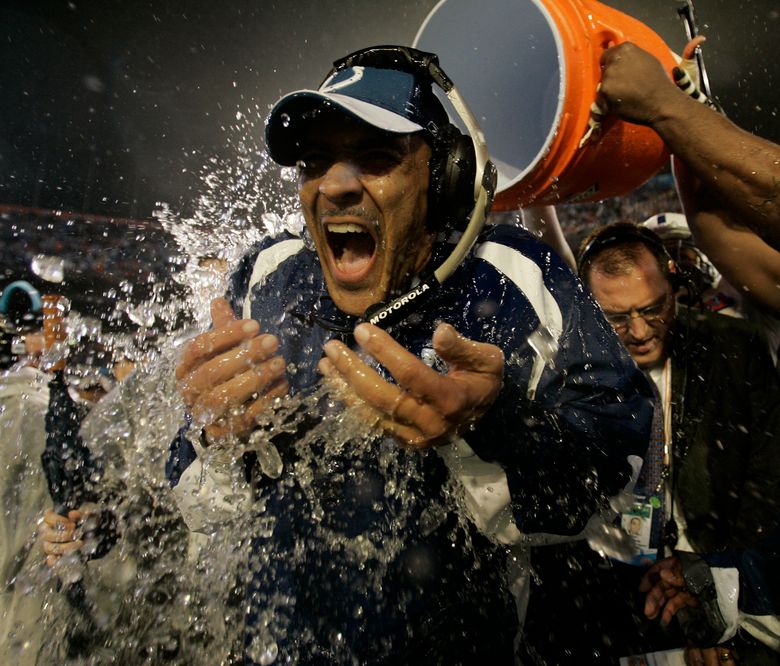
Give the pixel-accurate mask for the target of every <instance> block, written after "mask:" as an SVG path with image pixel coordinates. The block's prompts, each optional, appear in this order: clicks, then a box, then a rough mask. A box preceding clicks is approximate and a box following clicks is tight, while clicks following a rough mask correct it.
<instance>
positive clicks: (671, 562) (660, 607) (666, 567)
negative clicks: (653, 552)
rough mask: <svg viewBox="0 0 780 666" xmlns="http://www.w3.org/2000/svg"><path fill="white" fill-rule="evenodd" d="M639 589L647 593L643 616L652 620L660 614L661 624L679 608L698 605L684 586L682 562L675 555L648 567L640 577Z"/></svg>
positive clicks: (667, 620)
mask: <svg viewBox="0 0 780 666" xmlns="http://www.w3.org/2000/svg"><path fill="white" fill-rule="evenodd" d="M639 591H640V592H644V593H646V594H647V596H646V598H645V609H644V611H645V616H646V617H647V618H648V619H650V620H654V619H655V618H657V617H658V616H659V614H660V615H661V622H662V623H663V624H669V623H670V622H671V621H672V618H673V617H674V616H675V614H676V613H677V611H678V610H680V609H681V608H684V607H686V606H691V607H696V606H698V605H699V602H698V600H697V599H696V596H695V595H694V594H692V593H691V592H689V591H688V589H687V588H686V586H685V578H684V577H683V568H682V563H681V562H680V560H679V559H678V558H677V557H667V558H665V559H663V560H660V561H658V562H656V563H655V564H654V565H653V566H652V567H650V569H648V571H647V573H646V574H645V575H644V576H643V577H642V582H641V583H640V585H639Z"/></svg>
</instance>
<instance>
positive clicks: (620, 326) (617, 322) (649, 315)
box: [604, 294, 669, 330]
mask: <svg viewBox="0 0 780 666" xmlns="http://www.w3.org/2000/svg"><path fill="white" fill-rule="evenodd" d="M668 303H669V295H668V294H667V295H666V296H664V297H663V300H661V301H658V302H656V303H652V304H651V305H648V306H647V307H646V308H631V310H629V311H628V312H605V313H604V317H605V318H606V320H607V321H608V322H609V323H610V324H612V326H613V327H614V328H615V329H616V330H625V329H627V328H628V326H629V324H630V323H631V320H632V319H633V318H634V317H638V318H641V319H644V320H645V323H647V324H655V323H656V322H659V321H661V322H662V321H663V316H664V314H665V311H666V306H667V305H668Z"/></svg>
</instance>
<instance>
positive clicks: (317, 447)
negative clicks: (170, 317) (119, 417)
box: [168, 50, 651, 664]
mask: <svg viewBox="0 0 780 666" xmlns="http://www.w3.org/2000/svg"><path fill="white" fill-rule="evenodd" d="M390 53H391V55H390V56H389V57H388V52H387V51H385V52H384V56H381V54H378V53H376V52H374V55H373V56H372V55H370V54H369V55H365V54H364V56H363V58H362V60H360V61H359V62H356V61H355V60H354V59H353V60H352V61H351V63H352V64H349V62H346V63H342V66H341V67H340V68H337V69H336V71H334V72H332V73H331V75H329V77H328V78H327V79H326V81H325V83H323V84H322V86H321V87H320V88H319V90H318V91H299V92H296V93H292V94H290V95H287V96H286V97H284V98H282V99H281V100H280V101H279V102H278V103H277V104H276V106H275V107H274V108H273V110H272V111H271V114H270V117H269V119H268V124H267V128H266V141H267V146H268V150H269V152H270V154H271V156H272V157H273V158H274V159H275V160H276V161H277V162H278V163H279V164H282V165H290V166H291V165H297V168H298V172H299V191H300V200H301V205H302V209H303V214H304V217H305V219H306V231H305V232H304V234H303V236H302V237H296V236H293V235H288V234H284V235H280V236H277V237H275V238H269V239H267V240H266V241H265V242H263V243H262V244H261V246H260V247H258V248H255V249H254V251H253V252H252V253H250V255H248V256H247V257H246V258H245V260H244V261H243V263H242V264H241V266H240V267H239V268H238V270H237V271H236V272H235V275H234V279H233V282H232V288H231V290H230V293H229V295H228V298H227V300H218V301H215V302H214V303H213V305H212V315H213V326H212V328H211V330H209V331H207V332H206V333H203V334H201V335H199V336H198V337H196V338H195V339H194V340H192V341H191V342H190V343H189V344H188V345H187V346H186V348H185V349H184V350H183V353H182V357H181V362H180V365H179V367H178V369H177V376H178V379H179V385H180V388H181V392H182V395H183V397H184V400H185V402H186V404H187V405H188V407H189V409H190V413H191V424H190V427H189V428H188V429H187V430H186V431H183V432H182V436H181V437H180V438H179V439H177V440H176V441H175V442H174V443H173V445H172V450H171V458H170V460H169V466H168V467H169V473H170V477H171V482H172V484H173V485H174V486H175V492H176V494H177V496H178V501H179V504H180V508H181V510H182V513H183V515H184V517H185V520H186V521H187V523H188V525H189V526H190V528H191V529H194V530H199V531H205V532H210V533H212V534H214V533H218V532H219V530H221V529H222V530H224V529H226V527H225V526H226V525H227V524H236V521H239V522H240V518H239V517H240V516H243V517H244V522H243V523H240V524H242V525H244V526H245V529H249V530H250V532H251V533H250V534H249V535H246V534H241V535H240V537H241V539H237V543H236V548H237V549H239V548H240V547H241V544H240V543H238V541H239V540H240V541H241V542H242V543H245V544H246V558H245V560H246V562H247V565H246V566H247V568H248V569H247V571H246V572H245V574H244V577H243V579H242V580H244V581H245V588H246V589H245V590H243V589H242V594H245V602H243V604H242V605H243V607H244V608H245V609H246V614H245V623H246V627H245V632H244V649H245V659H246V660H247V662H258V663H271V662H272V661H277V662H278V663H283V662H285V661H287V660H290V661H292V662H293V663H334V662H336V663H341V662H350V663H352V662H353V661H354V663H403V664H408V663H447V664H456V663H512V661H513V659H514V654H513V641H514V638H515V634H516V632H517V629H518V608H516V607H515V602H514V600H513V597H512V591H513V582H514V577H515V576H516V575H517V573H518V572H517V571H516V568H515V569H513V568H512V567H511V566H510V563H511V562H514V558H513V556H511V554H508V553H510V551H511V547H513V546H516V545H517V544H520V543H522V542H523V540H524V538H525V535H527V534H531V533H534V532H536V533H540V532H545V533H557V534H564V535H575V534H577V533H579V532H581V531H582V530H583V528H584V526H585V524H586V522H587V521H588V519H589V517H590V516H592V515H593V513H594V512H596V511H597V510H599V509H600V508H602V507H603V506H604V505H605V503H606V500H607V498H608V497H610V496H612V495H613V494H615V493H617V492H618V491H619V490H620V489H621V488H622V487H623V486H625V484H626V483H628V482H629V480H630V479H631V477H632V472H633V471H635V470H636V469H638V465H639V463H640V459H641V456H642V455H643V453H644V450H645V447H646V441H647V437H648V432H649V427H650V418H651V406H650V391H649V389H648V386H647V383H646V381H645V380H644V378H643V377H642V375H641V374H640V373H639V372H638V370H637V369H636V367H635V366H634V364H633V363H632V362H631V360H630V358H629V357H628V355H627V354H626V352H625V351H624V350H623V349H622V348H621V346H620V344H619V341H618V339H617V337H616V336H615V335H614V332H613V331H612V330H611V329H610V327H609V325H608V324H607V323H606V322H605V321H604V319H603V317H602V315H601V314H600V312H599V311H598V308H597V306H596V305H595V303H594V302H593V301H592V300H591V299H590V298H589V297H587V296H586V295H585V294H584V292H583V290H582V288H581V286H580V284H579V282H577V280H576V278H574V276H573V275H572V273H571V272H570V271H569V269H568V268H567V267H565V266H564V264H563V263H562V262H561V261H560V260H559V259H558V257H557V256H556V255H555V254H554V253H553V252H551V251H550V250H549V249H548V248H547V247H546V246H543V245H542V244H540V243H539V242H537V241H536V240H535V239H534V238H532V237H531V236H530V235H529V234H528V233H526V232H525V231H523V230H522V229H518V228H515V227H510V226H503V225H501V226H496V227H492V228H489V229H487V230H486V231H484V232H483V233H482V235H481V236H480V238H479V239H478V241H477V243H476V244H475V246H474V248H473V249H472V250H471V252H470V253H468V255H467V256H466V257H465V259H464V260H463V261H462V262H461V263H460V265H459V266H458V267H457V270H455V271H454V273H453V274H452V275H451V277H449V279H447V280H446V281H445V282H444V283H443V285H441V286H438V287H437V286H436V285H435V284H433V283H432V282H431V281H430V280H429V278H430V273H431V271H432V270H434V269H436V268H437V267H438V266H441V264H442V261H443V260H444V259H446V258H447V257H448V256H450V253H451V251H452V244H451V243H452V241H453V240H454V239H457V238H458V237H459V235H460V233H461V232H462V231H463V227H464V226H465V225H466V222H467V221H468V219H469V215H470V213H471V209H472V208H474V196H475V195H474V191H475V173H474V166H473V164H474V157H473V154H472V155H471V156H468V155H467V157H466V158H461V157H457V158H456V159H454V160H453V159H452V153H453V152H456V153H457V152H458V151H461V152H463V150H464V147H465V148H469V149H471V148H472V145H471V139H470V138H469V137H468V136H463V135H460V133H459V132H457V130H455V129H454V127H451V126H450V125H449V122H448V119H447V115H446V113H445V111H444V109H443V107H442V105H441V103H440V102H439V101H438V100H437V98H436V96H435V95H434V93H433V90H432V82H431V79H430V76H429V75H428V74H427V70H424V69H423V68H419V67H416V66H415V65H413V64H412V63H411V61H410V60H409V59H408V58H407V56H406V55H405V54H404V52H402V51H400V50H391V51H390ZM465 152H466V153H468V150H466V151H465ZM448 161H449V162H450V163H449V164H448ZM452 162H457V163H456V164H453V163H452ZM453 171H454V172H456V176H455V177H454V178H453V177H452V176H451V174H452V172H453ZM458 171H460V173H459V174H458V173H457V172H458ZM477 180H479V179H478V178H477ZM472 221H473V217H472ZM415 285H418V286H419V285H426V286H430V285H433V286H430V288H428V289H418V290H417V291H418V292H421V291H425V292H426V293H425V294H424V296H425V297H427V300H423V298H419V297H418V296H417V295H414V297H413V300H414V301H416V303H415V307H414V308H413V309H412V311H411V312H407V313H406V314H405V316H404V317H403V318H402V319H401V320H400V321H396V322H395V323H394V324H393V325H391V326H390V327H389V328H388V329H387V330H382V329H380V328H379V327H377V326H375V325H372V324H370V323H365V322H363V323H361V321H362V317H363V316H364V313H365V312H366V310H367V309H369V308H370V307H371V306H373V305H375V304H377V303H379V302H388V301H391V300H392V299H393V298H395V297H397V296H399V295H401V294H404V293H406V292H408V291H409V290H411V289H413V287H414V286H415ZM407 300H408V299H407ZM383 323H384V322H383ZM247 517H248V519H247ZM247 536H248V537H249V538H244V537H247ZM514 591H516V590H514Z"/></svg>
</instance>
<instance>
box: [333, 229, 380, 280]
mask: <svg viewBox="0 0 780 666" xmlns="http://www.w3.org/2000/svg"><path fill="white" fill-rule="evenodd" d="M325 236H326V238H327V241H328V247H329V248H330V253H331V256H332V257H333V266H334V268H335V272H336V273H337V277H338V278H339V279H342V280H345V281H347V282H349V281H355V280H358V279H360V278H362V277H363V276H364V275H365V273H366V272H368V270H369V268H370V267H371V265H372V264H373V262H374V257H375V256H376V239H375V238H374V236H373V235H372V234H371V233H370V232H369V231H368V229H366V228H365V227H363V226H361V225H359V224H355V223H354V222H339V223H329V224H326V225H325Z"/></svg>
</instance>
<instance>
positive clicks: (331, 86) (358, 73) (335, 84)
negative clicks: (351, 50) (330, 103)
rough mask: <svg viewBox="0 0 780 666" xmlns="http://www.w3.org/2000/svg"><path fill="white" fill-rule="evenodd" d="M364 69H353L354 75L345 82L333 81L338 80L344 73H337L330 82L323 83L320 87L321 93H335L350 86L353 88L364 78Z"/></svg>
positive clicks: (358, 67)
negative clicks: (353, 85)
mask: <svg viewBox="0 0 780 666" xmlns="http://www.w3.org/2000/svg"><path fill="white" fill-rule="evenodd" d="M364 69H365V68H364V67H360V66H357V67H352V74H351V75H350V76H349V77H348V78H346V79H344V80H343V81H333V79H335V78H337V77H338V76H339V74H341V73H342V72H336V73H335V74H334V75H333V76H331V77H330V79H329V80H328V81H326V82H325V83H323V84H322V85H321V86H320V92H324V93H329V92H334V91H336V90H340V89H341V88H346V87H348V86H351V85H352V84H353V83H357V82H358V81H360V80H361V79H362V78H363V71H364Z"/></svg>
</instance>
